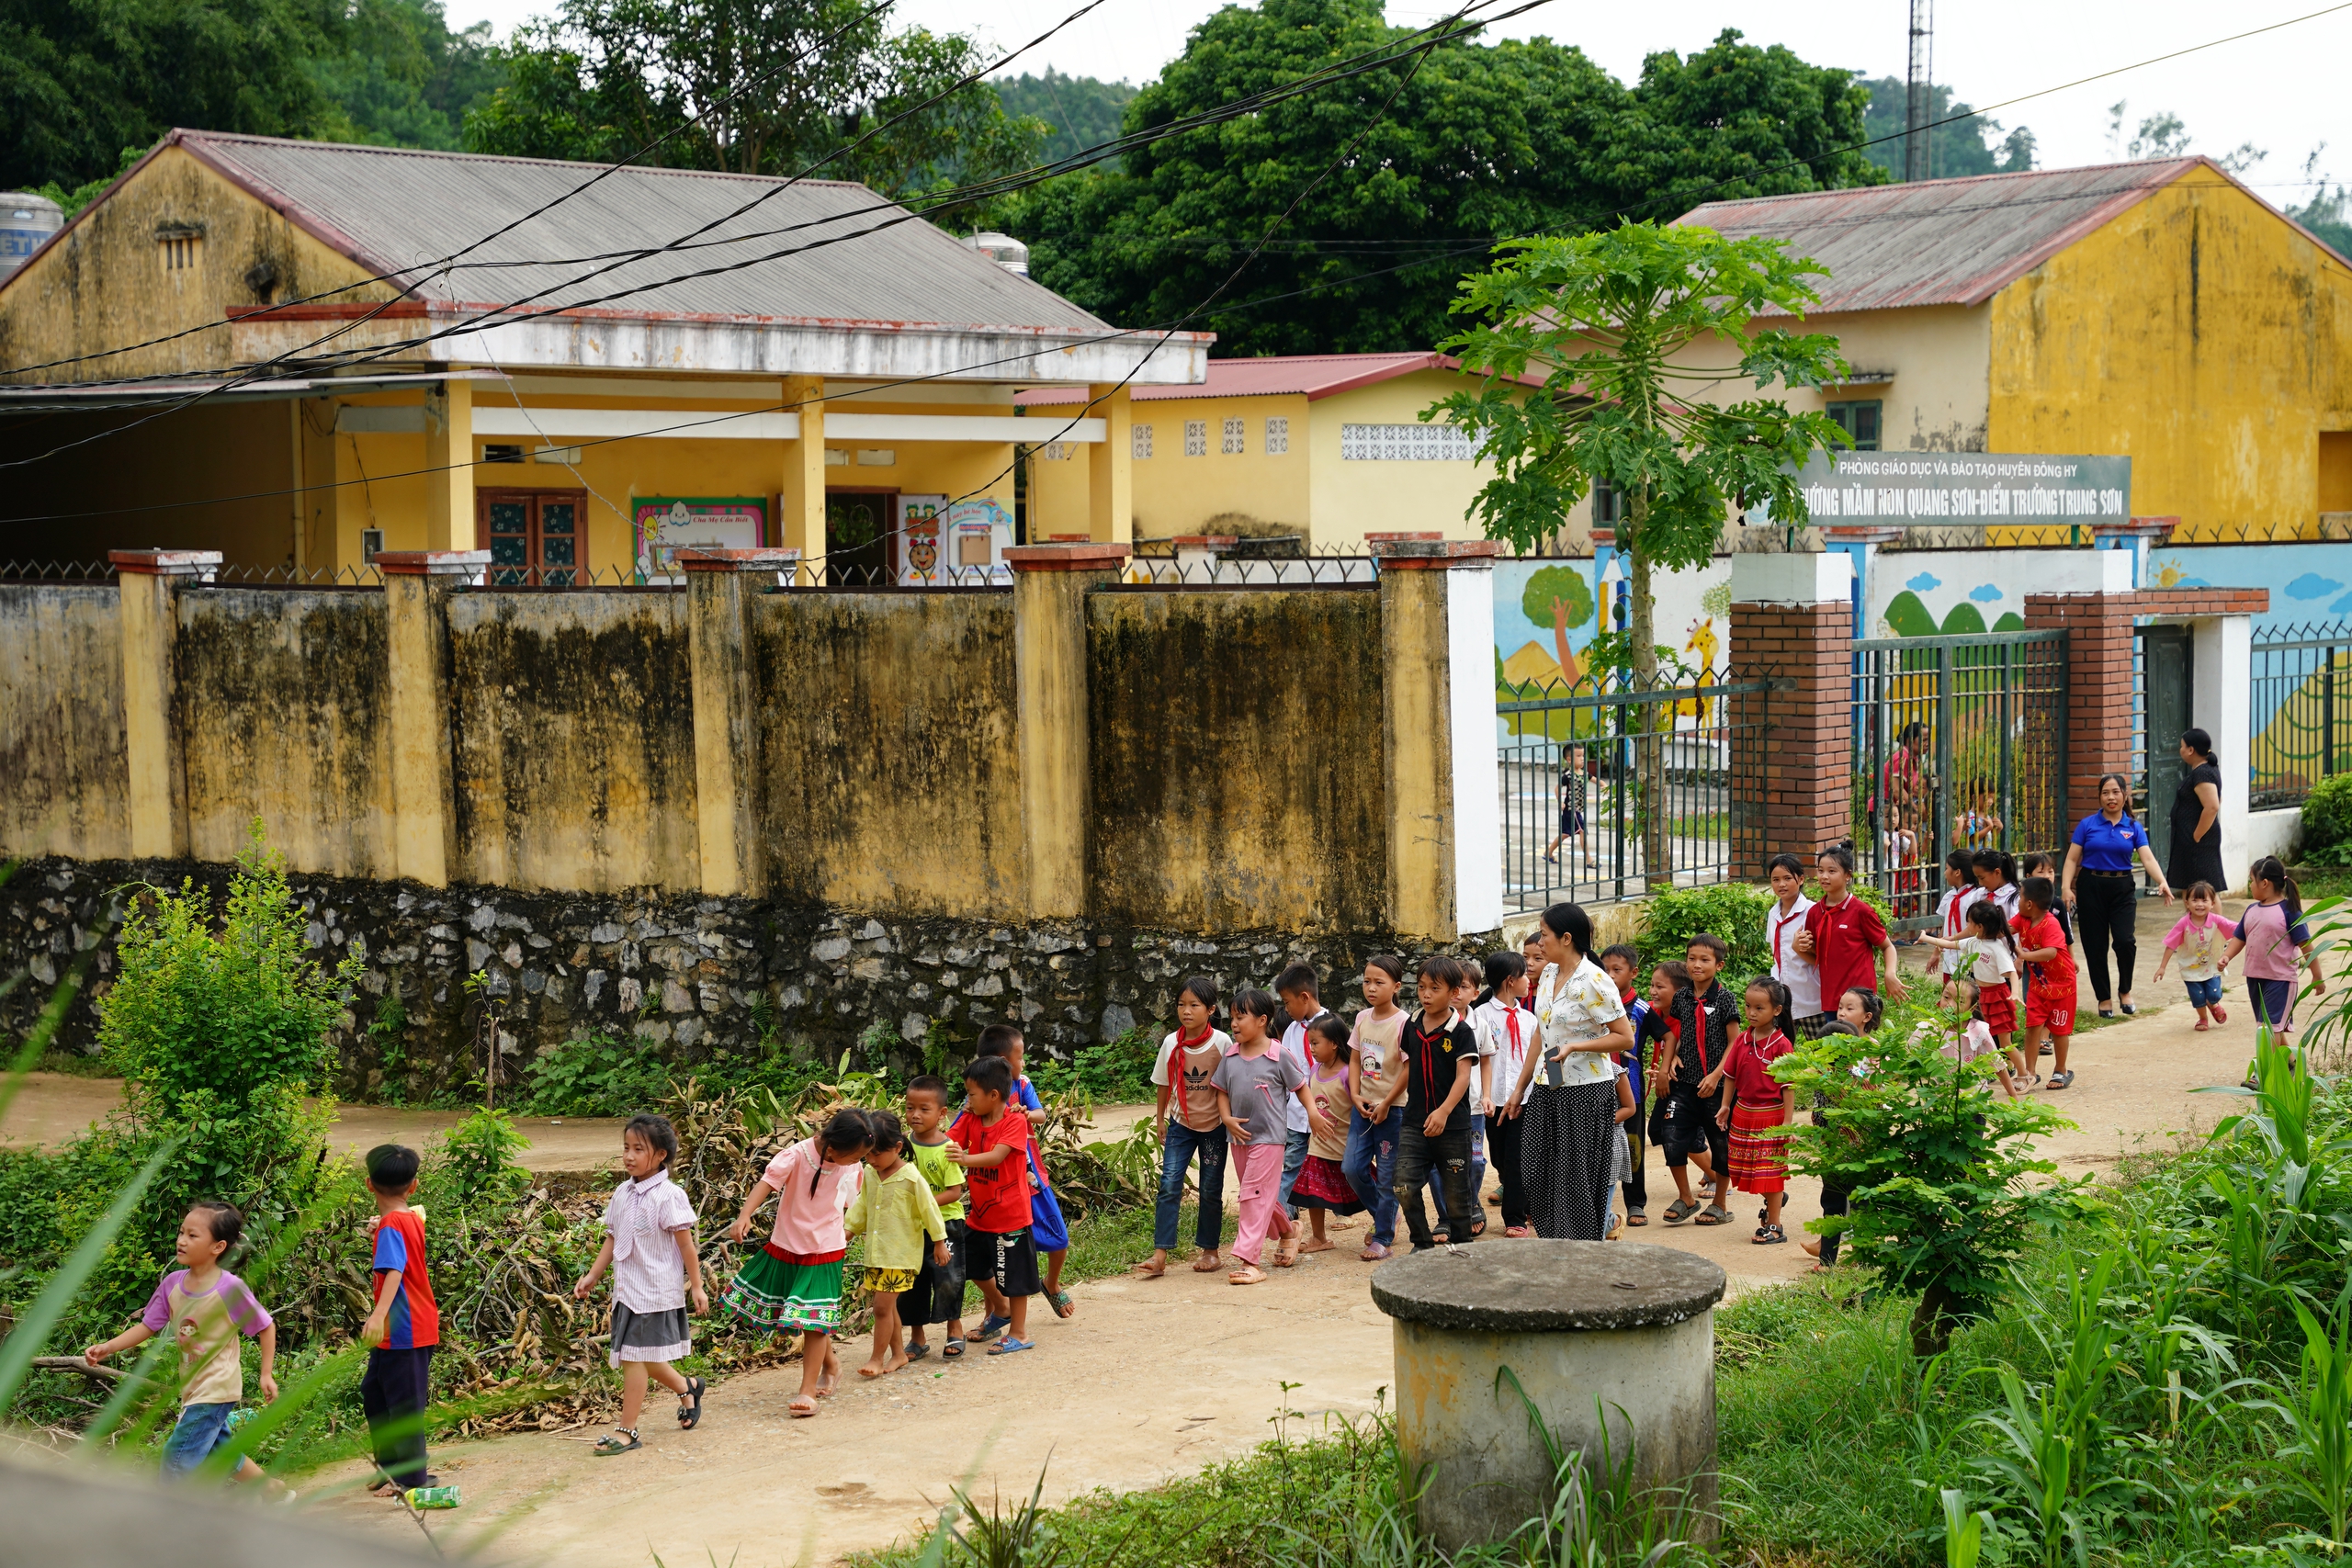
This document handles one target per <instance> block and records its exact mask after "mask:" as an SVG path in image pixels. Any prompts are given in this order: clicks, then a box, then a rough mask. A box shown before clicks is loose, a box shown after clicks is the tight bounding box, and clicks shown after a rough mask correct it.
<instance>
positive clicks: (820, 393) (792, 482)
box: [768, 376, 825, 560]
mask: <svg viewBox="0 0 2352 1568" xmlns="http://www.w3.org/2000/svg"><path fill="white" fill-rule="evenodd" d="M784 406H785V410H786V412H790V413H797V414H798V415H799V416H800V438H799V439H798V440H797V441H792V442H787V443H786V446H785V448H784V482H783V485H782V487H781V488H780V490H779V491H778V493H777V495H776V506H775V514H776V529H775V537H773V538H771V539H770V540H769V541H768V543H769V544H771V545H773V546H775V547H777V548H779V549H786V550H797V551H798V552H799V554H800V558H801V559H802V560H814V559H816V558H818V557H820V556H821V555H823V554H824V553H825V378H823V377H822V376H786V378H784Z"/></svg>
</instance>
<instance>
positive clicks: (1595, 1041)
mask: <svg viewBox="0 0 2352 1568" xmlns="http://www.w3.org/2000/svg"><path fill="white" fill-rule="evenodd" d="M1538 930H1539V931H1540V932H1541V934H1542V937H1543V952H1544V976H1543V978H1542V979H1541V980H1539V981H1538V982H1537V983H1536V987H1535V1019H1536V1026H1537V1028H1538V1029H1539V1030H1540V1031H1541V1032H1542V1040H1543V1045H1544V1048H1543V1049H1542V1050H1541V1051H1531V1052H1529V1053H1528V1054H1527V1060H1526V1063H1525V1065H1524V1066H1522V1068H1521V1071H1520V1075H1519V1082H1518V1083H1517V1084H1516V1085H1515V1086H1514V1087H1513V1088H1512V1089H1511V1096H1510V1098H1511V1103H1512V1104H1513V1105H1514V1106H1523V1108H1524V1109H1523V1111H1522V1112H1521V1114H1522V1115H1523V1117H1524V1126H1523V1128H1522V1130H1521V1134H1520V1166H1521V1177H1522V1179H1523V1180H1524V1182H1525V1184H1526V1187H1527V1195H1528V1209H1529V1212H1530V1214H1531V1216H1532V1218H1533V1220H1534V1222H1535V1234H1536V1235H1540V1236H1543V1237H1544V1238H1545V1239H1546V1240H1551V1241H1599V1240H1600V1238H1601V1236H1602V1235H1603V1234H1604V1233H1605V1230H1606V1227H1607V1225H1608V1223H1609V1185H1610V1179H1611V1174H1612V1173H1613V1172H1614V1170H1615V1168H1616V1164H1615V1156H1616V1149H1617V1145H1619V1144H1620V1143H1621V1142H1622V1141H1623V1140H1622V1138H1621V1137H1620V1134H1619V1133H1618V1131H1617V1071H1618V1068H1617V1064H1616V1063H1615V1062H1614V1061H1612V1060H1611V1056H1612V1055H1614V1054H1615V1053H1617V1052H1620V1051H1629V1050H1631V1049H1633V1045H1634V1028H1633V1025H1632V1023H1631V1022H1630V1021H1627V1019H1626V1017H1625V1007H1624V1003H1623V1001H1621V1000H1620V999H1619V998H1618V995H1617V987H1616V986H1615V985H1614V984H1613V983H1612V982H1611V980H1610V978H1609V976H1608V974H1607V972H1606V971H1604V970H1603V969H1602V968H1601V967H1600V964H1595V963H1594V962H1593V961H1592V959H1591V957H1590V953H1591V951H1592V917H1591V916H1589V915H1588V914H1586V913H1585V912H1584V910H1583V909H1582V908H1578V907H1577V905H1574V904H1555V905H1553V906H1552V907H1551V908H1548V909H1546V910H1544V915H1543V920H1542V924H1541V925H1540V927H1539V928H1538Z"/></svg>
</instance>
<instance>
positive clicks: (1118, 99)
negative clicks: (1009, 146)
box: [989, 65, 1136, 162]
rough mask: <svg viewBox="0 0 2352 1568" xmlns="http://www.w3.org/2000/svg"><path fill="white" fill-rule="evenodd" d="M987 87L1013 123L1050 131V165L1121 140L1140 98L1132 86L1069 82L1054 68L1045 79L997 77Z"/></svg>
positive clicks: (1075, 78)
mask: <svg viewBox="0 0 2352 1568" xmlns="http://www.w3.org/2000/svg"><path fill="white" fill-rule="evenodd" d="M989 86H991V87H994V88H995V89H996V96H997V97H998V98H999V99H1000V100H1001V101H1002V103H1003V104H1004V112H1005V113H1007V114H1009V115H1011V116H1012V118H1015V119H1035V120H1041V121H1043V122H1044V123H1045V124H1046V125H1048V126H1050V127H1051V128H1052V129H1051V130H1049V131H1047V133H1046V144H1045V147H1044V149H1043V155H1044V156H1045V157H1046V160H1047V161H1049V162H1050V161H1051V160H1053V159H1057V158H1067V157H1069V155H1070V154H1071V153H1073V152H1083V151H1084V150H1085V149H1087V148H1089V147H1099V146H1101V145H1102V144H1103V142H1105V141H1110V140H1112V139H1113V138H1114V137H1115V136H1117V135H1118V134H1119V133H1120V128H1121V125H1122V123H1123V122H1124V120H1125V117H1126V108H1127V104H1128V101H1129V100H1130V99H1132V98H1133V97H1134V96H1136V89H1135V86H1134V85H1133V84H1131V83H1126V82H1103V81H1098V80H1096V79H1095V78H1094V77H1091V76H1065V75H1063V74H1062V73H1060V72H1058V71H1057V70H1055V69H1054V68H1053V67H1052V66H1050V65H1048V66H1046V73H1045V74H1044V75H1042V76H1032V75H1029V74H1028V73H1025V72H1024V73H1022V74H1021V75H1018V76H998V77H994V78H992V79H991V80H990V81H989Z"/></svg>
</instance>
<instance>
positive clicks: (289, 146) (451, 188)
mask: <svg viewBox="0 0 2352 1568" xmlns="http://www.w3.org/2000/svg"><path fill="white" fill-rule="evenodd" d="M171 139H172V140H173V141H176V142H177V143H178V144H179V145H181V146H182V147H184V148H186V149H187V151H188V152H190V153H192V154H193V155H195V156H196V157H198V158H200V159H202V160H203V161H204V162H206V163H207V164H210V165H212V166H213V167H214V168H216V169H218V170H220V172H221V174H223V175H226V176H227V177H229V178H230V179H232V180H234V181H236V182H237V183H238V184H240V185H242V186H245V187H246V188H247V189H249V190H251V191H252V192H253V193H254V195H255V196H256V197H259V198H260V199H262V200H263V201H266V202H267V203H268V204H269V205H271V206H272V207H275V208H277V209H279V210H280V211H283V212H284V213H285V214H286V215H287V216H288V218H289V219H291V220H294V221H296V222H298V223H300V224H301V225H302V226H303V227H305V228H307V229H309V230H311V231H312V232H313V233H316V234H317V235H318V236H319V237H320V239H322V241H324V242H325V243H328V244H330V245H333V246H334V248H335V249H337V250H339V251H342V252H344V253H345V254H348V255H350V256H351V257H353V259H355V260H356V261H358V262H360V263H361V264H362V265H366V266H368V268H369V269H370V270H371V271H376V272H396V271H400V270H401V269H404V268H412V267H415V266H417V265H420V264H422V263H424V262H429V261H433V260H435V259H436V258H438V257H441V256H444V255H447V254H452V253H454V252H457V251H459V250H463V249H464V248H465V247H467V246H469V245H471V244H473V243H475V242H476V241H478V240H481V238H482V236H483V235H485V234H488V233H490V232H491V231H493V230H495V229H497V228H499V227H500V226H501V225H503V224H505V223H508V222H511V221H512V220H514V219H515V217H517V216H518V215H520V214H522V213H524V212H527V211H530V210H531V209H535V208H537V207H539V206H540V205H542V204H544V203H546V202H548V201H552V200H554V199H555V198H556V197H561V196H563V195H564V194H565V193H566V192H568V191H571V190H572V189H573V188H574V187H575V186H579V185H581V184H582V182H583V181H584V180H586V179H587V178H588V177H589V176H590V175H593V174H594V173H595V172H596V170H597V165H594V164H563V163H555V162H551V161H547V160H542V159H536V158H492V157H484V156H481V155H478V154H474V153H468V152H417V151H414V150H412V149H407V148H392V147H355V146H346V145H343V144H340V143H336V142H328V141H280V140H277V139H276V138H273V137H265V136H228V135H221V134H219V133H216V132H212V131H204V130H175V131H174V132H173V133H172V138H171ZM763 189H766V190H773V191H775V195H772V196H769V197H767V199H765V200H764V201H762V202H760V203H759V205H757V206H755V207H753V208H752V209H751V210H750V211H749V212H746V213H744V214H743V215H742V216H741V217H737V218H731V219H726V220H725V221H723V222H718V226H717V227H715V228H714V229H712V231H710V232H709V233H708V234H706V235H702V236H699V237H698V239H697V240H696V241H695V248H694V249H691V250H685V251H672V252H664V253H661V254H655V255H652V256H650V257H647V258H645V259H643V260H638V261H630V262H627V263H625V264H623V265H619V266H616V267H615V268H614V269H613V270H612V271H610V272H605V273H603V274H601V275H600V276H596V277H594V278H591V279H588V280H586V281H582V282H575V281H571V280H572V279H574V278H576V277H578V276H579V275H581V274H582V273H586V272H590V271H593V270H595V268H596V267H598V266H601V265H605V264H602V263H584V262H582V261H579V260H578V259H577V258H581V257H585V256H591V255H598V254H606V253H610V252H613V251H617V250H623V249H628V248H631V247H638V246H649V245H656V244H662V243H666V242H670V241H673V240H677V239H679V238H681V237H683V236H684V235H685V234H687V233H689V232H691V231H695V230H698V229H700V228H702V227H703V225H705V224H707V223H712V222H714V221H716V220H720V219H722V218H723V217H724V215H725V214H727V213H729V212H730V211H732V210H733V209H735V208H737V207H739V206H741V205H743V204H744V203H746V202H749V201H752V200H753V199H754V198H755V197H759V196H760V195H761V193H762V192H763ZM755 236H756V237H755ZM714 241H716V242H717V243H712V242H714ZM783 251H790V252H793V253H795V254H786V255H776V256H774V257H773V259H767V260H759V261H755V262H753V265H748V266H740V267H739V268H738V269H737V270H731V271H730V270H721V269H726V268H729V267H736V266H737V265H738V264H741V263H743V262H746V261H752V258H755V257H760V256H763V255H767V254H770V253H775V252H783ZM697 273H698V274H705V275H707V276H682V275H685V274H697ZM633 290H634V292H632V291H633ZM412 292H413V293H414V294H415V295H417V296H418V297H420V298H423V299H442V300H450V301H456V302H462V303H466V304H511V303H514V302H515V301H518V300H522V299H534V297H536V296H539V295H541V294H542V293H543V292H544V293H545V296H546V297H545V298H544V299H534V303H533V309H547V308H558V307H561V306H564V305H588V304H590V303H592V302H594V301H597V300H600V299H604V298H605V297H606V296H610V295H615V294H618V295H620V298H618V299H610V300H609V301H608V302H606V303H604V304H601V305H599V306H598V308H599V309H602V310H614V311H618V312H623V313H632V314H633V313H639V312H642V313H645V314H649V315H662V316H671V315H696V316H722V317H749V318H766V319H775V318H785V319H795V320H804V321H805V320H819V321H841V322H854V321H875V322H884V321H887V322H901V323H903V322H922V323H930V324H937V325H943V326H950V327H965V326H970V327H989V328H1000V329H1001V328H1013V329H1016V330H1017V329H1022V328H1036V329H1044V330H1047V331H1065V332H1066V331H1071V330H1076V331H1080V332H1093V331H1103V332H1108V331H1110V330H1112V329H1111V328H1110V327H1109V326H1108V325H1107V324H1106V323H1105V322H1103V321H1101V320H1100V319H1098V318H1097V317H1095V316H1092V315H1090V314H1089V313H1087V312H1086V311H1084V310H1080V309H1079V308H1078V307H1077V306H1076V305H1073V304H1071V303H1070V302H1069V300H1067V299H1063V298H1062V297H1061V296H1060V295H1058V294H1056V293H1054V292H1053V291H1052V290H1051V289H1048V288H1043V287H1041V286H1039V285H1037V284H1035V283H1032V282H1030V281H1029V280H1028V279H1027V278H1024V277H1019V276H1014V275H1013V274H1012V273H1010V272H1007V271H1006V270H1005V269H1004V268H1002V267H1001V266H999V265H996V264H995V263H994V262H991V261H989V260H988V259H987V258H986V257H985V256H982V255H981V254H979V253H978V252H977V251H974V250H972V249H971V248H970V247H968V246H967V245H965V244H964V243H961V242H960V241H958V240H956V238H955V237H954V236H952V235H950V234H948V233H946V232H945V231H942V230H940V229H937V228H935V227H933V225H932V224H930V223H927V222H924V221H923V220H921V219H911V220H910V218H909V215H908V214H907V212H906V209H903V208H900V207H897V206H894V205H891V204H889V203H888V202H885V201H883V200H882V198H881V197H877V196H876V195H875V194H874V193H873V192H872V191H870V190H868V189H867V188H866V187H865V186H860V185H851V184H847V183H844V182H841V181H834V180H804V181H801V182H799V183H797V184H790V183H788V182H786V181H785V180H782V179H776V178H770V177H767V176H755V175H720V174H708V173H703V172H698V171H695V170H684V169H641V168H629V169H623V170H621V171H619V172H617V173H616V174H612V175H607V176H606V177H605V178H604V179H602V180H600V181H598V182H597V183H596V184H595V185H594V186H589V188H587V189H586V190H584V191H582V192H581V193H580V194H579V195H577V196H574V197H571V198H570V199H569V200H566V201H564V202H563V203H562V204H561V205H560V206H558V207H556V208H555V209H553V210H552V211H549V212H547V213H544V214H542V215H541V216H539V217H537V218H534V219H532V220H530V221H528V222H526V223H525V224H523V225H521V226H520V227H519V228H516V229H515V230H514V231H512V232H510V233H506V234H502V235H500V236H499V237H498V238H497V239H495V240H493V241H492V242H490V243H488V244H485V245H483V246H482V247H481V249H480V250H477V251H475V252H473V253H472V254H469V255H468V256H467V257H466V258H465V261H464V263H462V264H461V265H460V266H459V267H458V269H457V270H455V271H452V272H447V273H438V274H432V275H426V276H418V277H416V278H414V279H413V282H412Z"/></svg>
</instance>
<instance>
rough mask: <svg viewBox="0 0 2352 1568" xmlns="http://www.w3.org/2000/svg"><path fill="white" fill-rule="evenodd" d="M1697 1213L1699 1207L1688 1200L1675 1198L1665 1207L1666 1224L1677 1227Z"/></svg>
mask: <svg viewBox="0 0 2352 1568" xmlns="http://www.w3.org/2000/svg"><path fill="white" fill-rule="evenodd" d="M1698 1212H1699V1205H1698V1204H1696V1203H1694V1202H1692V1201H1691V1200H1690V1199H1688V1198H1677V1199H1676V1200H1675V1201H1673V1202H1671V1203H1668V1205H1667V1206H1666V1223H1667V1224H1670V1225H1679V1224H1681V1223H1682V1222H1683V1221H1685V1220H1687V1219H1689V1218H1690V1217H1691V1215H1693V1214H1695V1213H1698Z"/></svg>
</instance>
